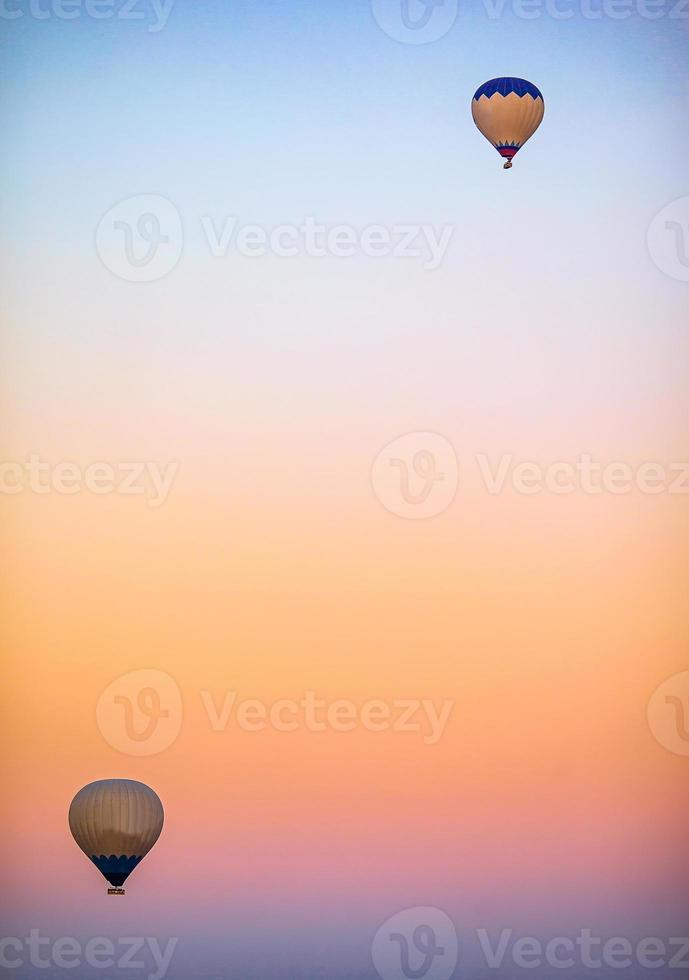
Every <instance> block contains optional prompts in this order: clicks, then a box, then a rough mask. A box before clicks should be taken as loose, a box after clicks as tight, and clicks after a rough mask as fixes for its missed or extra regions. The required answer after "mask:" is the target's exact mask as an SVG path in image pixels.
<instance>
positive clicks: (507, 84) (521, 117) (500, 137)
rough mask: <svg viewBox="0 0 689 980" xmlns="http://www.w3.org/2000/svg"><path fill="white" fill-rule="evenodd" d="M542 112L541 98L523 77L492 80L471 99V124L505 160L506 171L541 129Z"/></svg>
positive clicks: (533, 86)
mask: <svg viewBox="0 0 689 980" xmlns="http://www.w3.org/2000/svg"><path fill="white" fill-rule="evenodd" d="M544 112H545V102H544V101H543V96H542V95H541V93H540V91H539V90H538V89H537V88H536V86H535V85H534V84H533V83H532V82H527V81H526V79H524V78H491V80H490V81H489V82H484V83H483V85H481V86H480V87H479V88H478V89H477V90H476V93H475V95H474V97H473V99H472V100H471V114H472V116H473V117H474V122H475V123H476V125H477V126H478V128H479V130H480V132H481V133H483V135H484V136H485V137H486V139H487V140H489V141H490V142H491V143H492V144H493V146H494V147H495V149H496V150H497V151H498V153H499V154H500V156H501V157H503V158H504V159H505V161H506V163H505V169H506V170H507V169H509V168H510V167H511V166H512V158H513V157H514V155H515V154H516V153H518V152H519V150H520V148H521V147H522V146H523V145H524V144H525V143H526V141H527V140H528V139H529V138H530V137H531V136H533V134H534V133H535V132H536V130H537V129H538V127H539V126H540V124H541V120H542V119H543V113H544Z"/></svg>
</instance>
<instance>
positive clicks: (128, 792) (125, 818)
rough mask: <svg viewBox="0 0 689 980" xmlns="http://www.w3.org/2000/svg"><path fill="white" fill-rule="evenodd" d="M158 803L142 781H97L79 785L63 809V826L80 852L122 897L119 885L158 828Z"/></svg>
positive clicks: (160, 809)
mask: <svg viewBox="0 0 689 980" xmlns="http://www.w3.org/2000/svg"><path fill="white" fill-rule="evenodd" d="M163 819H164V815H163V804H162V803H161V802H160V800H159V799H158V796H157V795H156V793H154V792H153V790H152V789H151V788H150V787H149V786H146V785H145V784H144V783H138V782H136V781H135V780H133V779H99V780H98V781H97V782H95V783H89V784H88V786H84V788H83V789H80V790H79V792H78V793H77V795H76V796H75V797H74V799H73V800H72V803H71V805H70V808H69V829H70V830H71V831H72V836H73V837H74V840H75V841H76V842H77V844H78V845H79V847H80V848H81V849H82V851H83V852H84V854H85V855H86V856H87V857H89V858H91V860H92V861H93V863H94V864H95V866H96V867H97V868H98V870H99V871H100V872H101V874H102V875H103V877H104V878H105V879H106V880H107V881H108V882H109V883H110V884H111V885H112V888H109V889H108V895H124V889H123V888H122V885H123V884H124V883H125V881H126V880H127V878H128V877H129V875H130V874H131V873H132V871H133V870H134V868H135V867H136V866H137V864H139V862H140V861H142V860H143V858H144V857H145V856H146V855H147V854H148V852H149V851H150V850H151V848H152V847H153V845H154V844H155V842H156V841H157V840H158V838H159V837H160V832H161V830H162V829H163Z"/></svg>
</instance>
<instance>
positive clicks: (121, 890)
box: [108, 888, 124, 895]
mask: <svg viewBox="0 0 689 980" xmlns="http://www.w3.org/2000/svg"><path fill="white" fill-rule="evenodd" d="M108 895H124V888H108Z"/></svg>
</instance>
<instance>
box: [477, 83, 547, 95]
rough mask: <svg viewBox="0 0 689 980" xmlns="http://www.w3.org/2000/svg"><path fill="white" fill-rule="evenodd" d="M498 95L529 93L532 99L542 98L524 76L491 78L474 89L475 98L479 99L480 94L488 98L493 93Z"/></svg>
mask: <svg viewBox="0 0 689 980" xmlns="http://www.w3.org/2000/svg"><path fill="white" fill-rule="evenodd" d="M496 92H497V93H498V94H499V95H509V94H510V92H515V93H516V94H517V95H518V96H519V98H521V97H522V96H523V95H530V96H531V97H532V98H534V99H543V96H542V94H541V92H540V91H539V90H538V89H537V88H536V86H535V85H534V84H533V83H532V82H527V80H526V79H525V78H491V79H490V81H489V82H484V83H483V85H481V86H480V87H479V88H477V89H476V93H475V95H474V98H475V99H480V98H481V96H482V95H485V96H486V98H488V99H489V98H490V97H491V95H495V93H496Z"/></svg>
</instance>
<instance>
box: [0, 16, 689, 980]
mask: <svg viewBox="0 0 689 980" xmlns="http://www.w3.org/2000/svg"><path fill="white" fill-rule="evenodd" d="M668 8H669V5H668ZM24 9H25V10H27V9H28V8H26V7H25V8H24ZM141 9H142V10H145V11H147V12H148V8H147V7H142V8H141ZM147 22H148V21H147V20H143V21H122V20H118V19H113V20H104V21H94V20H93V19H91V18H88V17H86V16H82V17H80V18H78V19H76V20H73V21H62V20H59V19H58V18H56V17H50V18H47V19H45V20H38V19H36V18H32V17H30V16H29V15H28V14H25V15H24V16H23V17H21V18H17V19H15V20H0V30H1V36H2V44H3V59H2V61H3V68H2V78H3V85H2V89H3V95H2V100H1V104H2V117H3V127H2V144H3V153H2V162H1V164H0V178H1V180H0V184H1V186H2V187H3V193H2V197H1V198H0V201H1V206H2V212H1V218H2V221H1V226H2V259H3V265H4V268H5V284H4V290H3V297H4V300H3V320H4V323H5V329H4V331H3V332H4V340H3V382H2V388H3V415H4V418H5V425H4V426H3V452H2V458H3V459H4V460H10V461H14V460H20V461H21V460H25V459H26V458H27V457H28V456H29V455H30V454H31V453H36V454H40V456H41V458H43V459H45V460H50V461H52V462H53V463H56V462H59V461H62V460H69V461H75V462H77V463H79V464H80V465H82V466H87V465H88V464H89V463H91V462H94V461H109V462H111V463H112V464H117V463H118V462H119V461H129V460H146V461H157V462H160V463H167V462H169V461H172V460H174V461H178V462H179V472H178V476H177V479H176V480H175V483H174V487H173V490H172V492H171V494H170V496H169V498H168V499H167V501H166V503H165V504H164V506H162V507H160V508H157V509H152V508H150V507H148V506H147V505H146V501H145V500H144V499H143V498H142V497H137V496H121V495H116V494H113V495H105V496H96V495H94V494H90V493H87V492H83V493H79V494H77V495H75V496H64V495H59V494H55V493H52V494H48V495H45V496H43V495H39V494H36V493H29V492H26V493H22V494H18V495H16V496H3V497H2V501H1V504H2V510H3V537H4V546H3V549H2V555H3V583H4V588H3V593H4V602H3V606H4V608H3V623H4V626H3V636H4V650H5V653H4V658H5V664H6V670H5V674H6V677H7V683H6V686H5V693H4V695H3V697H4V707H3V728H4V729H5V730H6V731H5V735H6V737H5V739H4V742H5V745H6V746H7V745H9V752H7V753H6V755H7V757H6V761H5V766H6V773H5V779H6V781H9V783H10V785H12V787H13V793H12V796H11V799H10V800H9V802H8V804H7V805H6V807H5V809H4V823H5V827H4V844H5V851H6V853H5V856H4V858H3V891H4V892H5V895H6V896H7V897H11V899H12V901H11V909H12V911H11V914H10V916H9V920H8V931H7V934H8V935H13V936H15V935H16V936H21V935H24V934H25V933H26V931H27V930H28V929H29V928H40V929H41V930H42V931H43V933H45V934H50V935H52V936H59V935H79V936H84V937H90V936H99V935H107V936H113V937H116V936H123V935H143V936H149V935H151V936H153V935H155V936H170V935H174V936H178V937H180V953H179V958H178V959H177V960H176V961H175V964H174V970H176V971H177V973H176V974H175V975H179V976H185V977H187V976H189V975H191V972H192V970H194V969H196V970H197V971H198V973H199V975H206V976H208V977H229V976H251V975H255V976H260V977H263V978H265V977H269V976H275V977H279V978H282V977H285V978H287V977H290V978H296V977H301V976H303V977H313V976H316V975H319V976H326V977H331V976H332V977H340V976H342V977H348V976H360V977H369V976H373V975H374V973H373V968H372V966H371V964H370V953H369V950H370V942H371V939H372V937H373V935H374V933H375V932H376V930H377V928H378V926H379V925H380V924H381V923H382V922H383V921H384V920H385V919H387V918H388V917H389V916H390V915H392V914H393V913H395V912H396V911H398V910H399V909H403V908H406V907H413V906H424V905H431V906H437V907H439V908H442V909H444V910H446V911H447V912H448V914H449V915H450V916H451V917H452V918H453V920H454V921H455V922H456V924H457V928H458V930H459V931H460V932H461V931H462V930H471V929H472V928H475V927H485V928H488V929H500V928H503V927H505V926H507V927H512V928H514V929H515V930H523V931H526V932H531V933H532V934H538V935H544V936H548V935H553V934H555V935H556V934H559V933H561V932H562V930H569V931H570V932H573V933H576V932H577V931H578V930H579V929H581V928H582V927H591V928H594V929H595V928H598V929H599V930H602V932H603V934H605V935H608V934H610V935H612V934H616V933H618V934H619V933H620V932H622V934H624V935H629V936H635V935H663V936H670V935H675V934H676V933H677V930H678V929H680V928H681V927H682V926H683V922H684V919H683V914H682V913H683V911H685V910H686V901H687V897H689V896H688V889H687V873H688V871H689V868H688V867H687V854H686V800H687V794H686V785H687V781H686V779H687V765H688V762H687V759H686V757H684V758H683V757H681V756H678V755H673V754H672V753H671V752H668V751H666V750H665V749H663V748H662V747H661V746H660V745H659V744H658V743H657V742H656V741H655V740H654V739H653V737H652V736H651V734H650V732H649V730H648V725H647V721H646V706H647V702H648V699H649V697H650V696H651V694H652V692H653V691H654V690H655V688H656V687H657V686H658V685H659V684H660V683H661V682H662V681H663V680H665V678H667V677H669V676H670V675H673V674H674V673H676V672H678V671H681V670H684V669H686V668H687V641H688V640H689V635H688V633H689V631H688V629H687V619H686V584H685V583H686V580H687V572H688V571H689V562H688V561H687V554H688V550H687V540H686V528H687V503H686V502H687V499H688V498H687V497H686V496H672V495H668V494H663V495H659V496H649V495H643V494H640V493H637V492H634V493H631V494H630V495H628V496H614V495H612V494H603V495H601V496H590V495H586V494H582V493H577V494H574V495H572V496H566V497H558V496H555V495H552V494H541V495H539V496H535V497H529V496H523V495H519V494H516V493H514V492H505V493H504V494H501V495H499V496H491V495H489V494H487V493H486V492H485V489H484V488H483V487H482V486H481V484H480V481H479V480H478V478H477V473H476V467H475V465H474V462H473V461H474V459H475V456H476V455H477V454H486V455H487V456H489V457H491V458H493V459H494V458H496V457H498V456H500V454H502V453H512V454H514V456H515V457H516V458H517V459H520V460H535V461H540V462H543V463H548V462H550V461H553V460H562V459H565V460H568V459H575V458H577V457H578V456H579V455H581V454H582V453H590V454H591V455H593V456H594V457H596V458H598V459H602V460H625V461H627V462H629V463H630V464H632V465H638V464H639V463H641V462H643V461H648V460H651V461H661V462H665V463H667V462H669V461H672V460H682V459H686V458H688V454H689V447H688V446H687V438H686V419H687V413H688V412H689V386H687V372H688V358H689V334H688V333H687V327H686V301H687V290H688V288H689V287H688V286H687V284H686V283H685V282H678V281H676V280H674V279H672V278H671V277H669V276H667V275H664V274H663V272H662V271H661V270H660V269H659V268H657V267H656V265H655V264H654V263H653V261H652V260H651V258H650V256H649V253H648V250H647V246H646V229H647V227H648V225H649V223H650V222H651V220H652V219H653V217H654V215H655V214H656V213H657V212H658V211H659V210H660V209H661V208H662V207H663V206H664V205H666V204H667V203H668V202H670V201H672V200H674V199H675V198H679V197H681V196H683V195H685V194H686V193H687V184H686V154H687V149H688V148H687V137H686V120H687V118H688V112H689V85H688V84H687V76H686V67H687V63H686V50H687V32H688V28H687V23H688V22H687V20H686V19H682V18H675V19H672V18H670V17H669V16H667V11H666V12H665V14H664V15H663V16H661V17H660V18H658V19H657V20H654V21H651V20H647V19H644V18H642V17H639V16H638V15H636V14H634V15H633V16H632V17H630V18H628V19H625V20H613V19H610V18H602V19H600V20H588V19H586V18H584V17H582V16H580V15H579V14H577V15H576V16H575V17H574V18H573V19H571V20H566V21H556V20H554V19H553V18H552V17H550V16H548V15H547V14H546V13H545V12H543V13H542V15H541V16H540V17H537V18H535V19H530V20H527V19H522V18H519V17H517V16H515V14H514V13H513V12H512V10H511V6H510V5H509V4H508V5H507V7H506V10H505V13H504V14H503V15H502V16H500V17H498V18H497V19H491V18H490V17H489V16H488V15H487V13H486V9H485V8H484V6H483V5H482V4H481V3H478V2H475V0H471V2H469V3H463V4H462V6H461V10H460V13H459V17H458V19H457V21H456V23H455V24H454V26H453V28H452V29H451V30H450V31H449V32H448V33H447V34H446V35H445V36H444V37H442V38H440V39H439V40H437V41H435V42H434V43H429V44H424V45H409V44H403V43H399V42H398V41H395V40H393V39H391V38H390V37H389V36H388V35H387V34H386V33H385V32H384V31H382V30H381V29H380V27H379V26H378V25H377V23H376V21H375V20H374V18H373V16H372V13H371V8H370V5H369V4H368V3H366V2H364V0H350V2H345V0H329V2H328V3H327V4H326V3H325V2H324V0H320V2H319V0H280V2H277V0H272V2H269V0H266V2H257V0H252V2H248V0H247V2H233V0H227V2H225V3H220V2H208V3H203V4H201V3H192V2H190V0H177V2H176V4H175V6H174V8H173V10H172V12H171V14H170V17H169V20H168V22H167V24H166V26H165V27H164V29H162V30H161V31H159V32H157V33H151V32H149V31H148V30H147ZM502 74H514V75H518V76H523V77H527V78H529V79H531V80H532V81H533V82H535V83H536V84H537V85H538V86H539V88H540V89H541V90H542V91H543V93H544V96H545V101H546V114H545V120H544V123H543V125H542V127H541V129H540V130H539V132H538V133H537V134H536V136H534V138H533V140H532V141H531V142H530V143H529V144H528V146H527V147H525V148H524V149H523V150H522V151H521V153H520V154H519V156H518V157H517V159H516V162H515V165H514V168H513V169H512V170H511V171H510V172H509V173H508V174H505V173H504V172H503V171H502V169H501V165H500V163H501V162H500V160H499V157H498V155H497V154H496V153H495V151H494V150H493V149H491V147H490V146H489V144H488V143H487V142H486V141H485V140H483V139H482V137H481V136H480V135H479V133H478V132H477V131H476V129H475V128H474V126H473V123H472V120H471V116H470V100H471V96H472V95H473V92H474V90H475V89H476V87H477V86H478V85H479V84H480V83H481V82H483V81H485V80H486V79H488V78H491V77H493V76H496V75H502ZM142 193H149V194H158V195H162V196H164V197H166V198H167V199H169V200H170V201H171V202H173V203H174V205H175V207H176V208H177V210H178V211H179V213H180V215H181V218H182V222H183V226H184V251H183V255H182V258H181V260H180V262H179V264H178V266H177V267H176V268H175V269H174V270H173V271H172V272H171V273H170V274H169V275H168V276H166V277H165V278H163V279H160V280H159V281H156V282H151V283H143V284H137V283H131V282H126V281H123V280H121V279H118V278H117V277H115V276H114V275H112V273H111V272H110V271H108V270H107V269H106V268H105V267H104V266H103V264H102V263H101V262H100V260H99V258H98V255H97V253H96V249H95V246H94V236H95V232H96V227H97V225H98V223H99V221H100V219H101V217H102V216H103V215H104V214H105V213H106V212H107V211H108V210H109V209H110V208H111V207H112V206H113V205H115V204H116V203H117V202H119V201H121V200H123V199H126V198H128V197H131V196H133V195H137V194H142ZM204 215H210V216H212V217H213V218H214V220H216V222H217V223H221V222H222V221H223V220H224V219H225V218H226V217H227V216H228V215H236V216H238V218H239V221H240V223H243V224H261V225H264V226H265V227H267V228H269V229H270V228H272V227H274V226H276V225H279V224H289V223H297V224H298V223H301V222H302V221H303V219H304V218H305V217H306V216H309V215H310V216H313V217H314V218H315V219H316V220H317V221H319V222H322V223H324V224H329V225H335V224H342V223H344V224H351V225H353V226H355V227H357V228H362V227H365V226H367V225H372V224H382V225H387V226H391V225H394V224H412V223H420V224H424V223H427V224H432V225H435V226H436V227H437V228H440V227H441V226H443V225H451V226H453V228H454V234H453V239H452V243H451V246H450V248H449V251H448V253H447V256H446V257H445V260H444V261H443V263H442V265H441V267H440V268H439V269H437V270H436V271H428V270H426V269H424V268H423V266H422V263H421V262H419V261H415V260H401V259H393V258H383V259H373V258H368V257H366V256H363V255H358V256H356V257H354V258H352V259H346V260H345V259H338V258H334V257H330V258H324V259H316V258H312V257H309V256H300V257H298V258H294V259H281V258H275V257H265V258H261V259H249V258H243V257H241V256H239V255H237V254H236V252H231V253H230V254H229V255H227V256H226V257H224V258H213V257H212V256H211V255H210V254H209V250H208V246H207V243H206V241H205V240H204V236H203V232H202V228H201V223H200V222H201V217H202V216H204ZM415 431H430V432H436V433H439V434H441V435H443V436H444V437H445V438H446V439H447V440H449V442H450V443H451V444H452V445H453V446H454V448H455V451H456V453H457V457H458V459H459V465H460V488H459V492H458V495H457V497H456V499H455V501H454V502H453V504H452V505H451V506H450V507H449V508H448V509H447V510H445V511H444V512H443V513H442V514H440V515H438V516H436V517H434V518H432V519H429V520H423V521H405V520H403V519H400V518H398V517H396V516H394V515H393V514H391V513H389V512H388V511H386V510H385V508H384V507H382V506H381V504H380V502H379V501H378V500H377V499H376V497H375V495H374V492H373V490H372V488H371V483H370V472H371V465H372V463H373V460H374V459H375V458H376V456H377V454H378V453H379V452H380V450H381V449H382V448H383V447H384V446H385V445H386V444H388V443H389V442H391V441H392V440H394V439H396V438H397V437H399V436H401V435H403V434H404V433H408V432H415ZM142 668H155V669H158V670H162V671H165V672H167V673H169V674H170V675H171V676H172V677H173V678H174V680H175V682H176V683H177V685H178V686H179V688H180V691H181V692H182V698H183V702H184V724H183V727H182V731H181V733H180V735H179V738H178V739H177V740H176V741H175V743H174V744H173V745H172V746H171V747H169V748H168V749H167V750H166V751H164V752H162V753H160V754H158V755H154V756H152V757H148V758H135V757H130V756H127V755H124V754H122V753H121V752H118V751H117V750H116V749H115V748H113V747H112V746H111V745H110V744H108V742H107V741H106V739H104V738H103V736H102V734H101V732H100V731H99V729H98V726H97V724H96V705H97V703H98V699H99V697H100V695H101V693H102V691H103V690H104V689H105V688H107V686H108V685H109V684H110V683H111V682H112V681H113V680H114V679H115V678H117V677H119V676H120V675H122V674H124V673H126V672H127V671H134V670H138V669H142ZM309 689H312V690H316V691H318V693H319V694H320V695H321V696H323V697H327V698H328V699H331V700H334V699H336V698H351V699H353V700H354V701H356V702H357V703H361V702H364V701H366V700H367V699H370V698H382V699H387V700H390V699H392V698H399V697H412V698H413V697H416V698H432V699H435V700H436V701H437V702H440V701H442V700H443V699H444V698H451V699H453V700H454V701H455V702H456V707H455V710H454V713H453V716H452V720H451V722H450V724H449V726H448V729H447V731H446V733H445V734H444V736H443V738H442V739H441V740H440V741H439V742H438V744H436V745H425V744H424V743H423V741H422V740H421V739H420V738H419V736H418V735H415V734H402V733H392V732H390V733H385V734H375V733H370V732H362V731H356V732H354V733H351V734H343V733H334V732H327V733H323V734H316V733H312V732H305V731H301V732H298V733H294V734H286V733H280V732H264V733H248V732H241V731H238V730H237V729H236V727H234V726H231V727H230V728H229V729H228V730H227V731H225V732H213V731H212V730H211V728H210V725H209V722H208V719H207V717H206V716H205V714H204V711H203V705H202V702H201V697H200V695H201V692H203V691H210V692H213V693H214V695H215V696H216V698H218V699H220V698H222V695H223V693H224V692H226V691H228V690H232V691H238V692H239V695H240V697H242V698H259V699H264V700H266V701H268V702H270V701H272V700H275V699H277V698H282V697H286V698H299V697H300V696H302V695H303V694H304V692H305V691H306V690H309ZM114 776H128V777H131V778H135V779H140V780H142V781H144V782H146V783H149V784H150V785H151V786H153V787H154V788H155V789H156V791H157V792H158V793H159V795H160V797H161V799H162V800H163V803H164V805H165V808H166V815H167V822H166V827H165V830H164V832H163V836H162V837H161V839H160V841H159V842H158V844H157V846H156V848H155V849H154V850H153V851H152V852H151V854H150V855H149V856H148V858H147V859H146V861H145V862H144V864H143V865H142V866H141V868H140V869H138V870H137V871H136V872H135V874H134V875H133V876H132V879H131V885H130V887H128V889H127V895H126V896H125V899H122V900H115V899H112V898H108V896H107V895H106V894H105V887H104V884H103V882H102V879H100V876H99V875H98V873H97V872H96V870H95V869H94V868H93V867H91V866H90V865H89V863H88V861H86V859H85V858H84V857H83V855H82V854H81V853H80V852H79V851H78V849H77V847H76V845H75V844H74V842H73V841H72V840H71V838H70V836H69V832H68V828H67V819H66V813H67V808H68V805H69V802H70V800H71V798H72V796H73V795H74V793H75V792H76V791H77V790H78V789H79V788H80V787H81V786H82V785H83V784H85V783H87V782H89V781H91V780H93V779H97V778H103V777H114ZM172 975H173V974H172V971H171V974H170V976H172Z"/></svg>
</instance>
